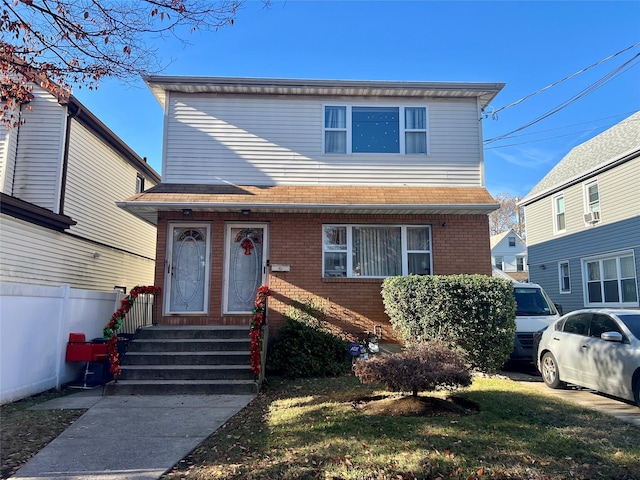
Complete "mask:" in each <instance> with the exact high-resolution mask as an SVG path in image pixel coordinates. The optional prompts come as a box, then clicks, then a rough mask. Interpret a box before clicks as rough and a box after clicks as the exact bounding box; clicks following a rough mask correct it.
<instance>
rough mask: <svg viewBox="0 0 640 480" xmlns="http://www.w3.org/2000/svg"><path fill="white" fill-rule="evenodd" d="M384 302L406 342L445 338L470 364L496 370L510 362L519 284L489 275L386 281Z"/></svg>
mask: <svg viewBox="0 0 640 480" xmlns="http://www.w3.org/2000/svg"><path fill="white" fill-rule="evenodd" d="M382 299H383V302H384V306H385V311H386V313H387V314H388V315H389V317H390V319H391V325H392V326H393V328H394V330H395V331H396V332H397V333H398V334H399V335H400V337H401V338H402V339H403V340H404V341H405V343H408V344H413V343H417V342H421V341H427V340H433V339H441V340H444V341H447V342H451V343H454V344H456V345H457V346H459V347H460V348H462V349H463V350H465V352H466V353H467V358H468V360H469V361H470V363H471V364H472V365H473V366H474V367H475V368H478V369H480V370H483V371H486V372H495V371H497V370H499V369H500V368H501V367H502V366H503V365H504V363H505V362H506V361H507V360H508V359H509V356H510V354H511V352H512V351H513V343H514V336H515V331H516V323H515V316H516V313H515V312H516V302H515V298H514V296H513V283H512V282H511V281H509V280H502V279H498V278H494V277H488V276H486V275H434V276H419V275H409V276H403V277H389V278H386V279H385V280H384V282H383V284H382Z"/></svg>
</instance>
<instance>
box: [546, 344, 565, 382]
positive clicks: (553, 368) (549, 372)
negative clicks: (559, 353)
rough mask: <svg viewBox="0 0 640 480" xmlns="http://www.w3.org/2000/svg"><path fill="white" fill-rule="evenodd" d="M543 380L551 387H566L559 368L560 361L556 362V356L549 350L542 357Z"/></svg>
mask: <svg viewBox="0 0 640 480" xmlns="http://www.w3.org/2000/svg"><path fill="white" fill-rule="evenodd" d="M540 373H541V374H542V380H544V383H545V385H546V386H547V387H549V388H562V387H564V382H561V381H560V370H559V369H558V362H556V358H555V357H554V356H553V355H552V354H551V353H550V352H547V353H545V354H544V356H543V357H542V371H541V372H540Z"/></svg>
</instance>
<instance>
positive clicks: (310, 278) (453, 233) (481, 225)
mask: <svg viewBox="0 0 640 480" xmlns="http://www.w3.org/2000/svg"><path fill="white" fill-rule="evenodd" d="M170 221H180V222H184V221H194V222H203V221H204V222H211V225H212V245H211V252H212V265H211V281H210V292H209V315H208V316H198V315H196V316H174V315H172V316H163V315H162V302H158V303H157V304H156V312H155V313H156V319H157V320H158V323H160V324H165V325H207V324H225V325H233V324H248V322H249V317H248V316H223V315H222V278H223V257H224V256H223V252H224V230H225V229H224V224H225V222H247V221H249V222H257V223H262V222H264V223H268V224H269V251H268V256H267V258H268V259H269V260H270V263H271V265H274V264H285V265H290V271H288V272H270V274H269V286H270V288H271V290H272V291H273V296H272V297H271V298H270V299H269V311H268V321H269V325H270V329H271V335H274V334H275V335H277V330H278V328H279V327H280V325H281V324H282V322H283V315H286V314H287V311H288V309H289V308H290V307H289V306H290V305H291V303H292V302H294V301H296V300H297V301H300V300H305V299H311V298H314V299H316V300H318V301H323V303H324V305H325V307H326V313H327V317H328V321H329V322H330V323H331V324H332V325H333V326H334V327H335V328H337V329H340V330H343V331H345V332H348V333H351V334H354V335H356V336H359V335H361V333H362V332H365V331H372V330H373V329H374V327H375V326H378V325H379V326H381V327H382V338H383V340H387V341H392V340H393V339H394V337H393V332H392V329H391V326H390V324H389V319H388V317H387V315H386V314H385V313H384V307H383V304H382V297H381V295H380V287H381V283H382V280H381V279H371V278H322V225H323V224H326V223H353V224H385V223H386V224H388V223H392V224H422V225H425V224H428V225H431V226H432V230H431V232H432V249H433V252H432V258H433V273H434V274H436V275H450V274H459V273H469V274H471V273H479V274H485V275H491V253H490V245H489V222H488V217H487V215H484V214H479V215H361V214H360V215H344V214H284V213H283V214H274V213H264V214H262V213H251V214H250V215H249V217H246V216H242V215H241V214H239V213H214V212H193V213H192V215H190V216H189V217H184V216H183V215H182V213H180V212H159V214H158V242H157V256H156V258H157V261H156V276H155V279H156V281H155V284H156V285H158V286H164V282H165V272H166V268H165V265H166V263H165V249H166V245H167V231H168V224H169V222H170Z"/></svg>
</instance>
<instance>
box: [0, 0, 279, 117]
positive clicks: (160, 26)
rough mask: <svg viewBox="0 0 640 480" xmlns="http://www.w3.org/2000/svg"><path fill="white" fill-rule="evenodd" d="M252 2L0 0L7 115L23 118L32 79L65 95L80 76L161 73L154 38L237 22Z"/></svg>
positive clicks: (85, 82) (88, 79)
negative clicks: (22, 111)
mask: <svg viewBox="0 0 640 480" xmlns="http://www.w3.org/2000/svg"><path fill="white" fill-rule="evenodd" d="M244 1H245V0H0V79H1V80H2V84H1V86H0V102H1V103H0V106H1V107H2V108H1V109H0V122H1V123H3V124H4V125H5V126H7V127H8V128H9V127H11V126H14V125H16V124H17V119H16V112H17V111H18V110H19V109H20V107H21V106H22V105H24V104H27V103H28V102H29V101H31V100H32V95H31V82H36V83H38V84H40V85H41V86H43V87H44V88H46V89H47V90H49V91H50V92H51V93H53V94H55V95H57V96H60V95H61V94H62V93H63V92H65V93H67V94H68V91H69V85H70V84H74V83H75V84H79V85H80V86H85V87H88V88H90V89H93V88H97V87H98V84H99V81H100V79H101V78H103V77H115V78H120V79H123V80H126V79H132V78H135V77H138V76H140V75H148V74H153V73H159V72H160V71H162V69H163V60H162V59H161V58H160V57H159V54H158V50H157V49H156V48H154V47H153V41H157V40H158V39H162V38H164V37H165V36H166V35H168V34H171V35H173V36H175V37H177V38H178V39H180V40H182V37H181V35H182V34H183V33H186V32H193V31H196V30H213V31H217V30H218V29H220V28H222V27H225V26H231V25H233V23H234V20H235V17H236V15H237V13H238V10H239V9H240V8H242V6H243V3H244ZM263 3H264V5H265V6H268V5H269V0H263ZM165 64H166V62H165Z"/></svg>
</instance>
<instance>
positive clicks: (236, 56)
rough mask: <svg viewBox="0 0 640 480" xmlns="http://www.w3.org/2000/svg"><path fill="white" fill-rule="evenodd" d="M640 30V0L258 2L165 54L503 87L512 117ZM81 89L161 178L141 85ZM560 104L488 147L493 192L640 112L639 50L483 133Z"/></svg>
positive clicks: (283, 73) (198, 66)
mask: <svg viewBox="0 0 640 480" xmlns="http://www.w3.org/2000/svg"><path fill="white" fill-rule="evenodd" d="M639 25H640V1H626V2H618V1H606V2H597V1H560V2H551V1H549V2H545V1H534V2H520V1H518V2H516V1H498V2H484V1H449V2H435V1H409V2H402V1H394V2H386V1H375V2H371V1H321V2H316V1H301V0H289V1H287V2H281V1H275V0H274V1H273V2H272V4H271V6H270V7H269V8H268V9H264V8H263V4H262V3H261V2H258V1H249V2H247V3H246V5H245V7H244V8H243V9H242V10H240V12H239V13H238V15H237V18H236V23H235V25H234V26H232V27H225V28H223V29H221V30H219V31H218V32H196V33H192V34H189V33H185V34H184V35H183V38H184V39H185V40H187V41H188V42H189V44H186V45H185V44H183V43H181V42H179V41H178V40H176V39H172V38H169V39H167V40H163V41H159V42H157V43H155V44H154V46H155V47H156V48H157V49H158V51H159V53H160V55H161V57H162V59H163V61H164V62H165V63H168V66H167V67H166V69H165V70H164V71H163V72H162V74H164V75H203V76H234V77H273V78H319V79H340V80H398V81H403V80H404V81H427V82H428V81H454V82H504V83H506V87H505V88H504V89H503V90H502V92H501V93H500V94H499V95H498V96H497V97H496V98H495V99H494V101H493V102H492V104H491V108H492V109H493V110H499V109H502V108H503V107H505V106H508V105H510V104H511V103H513V102H516V101H518V100H520V99H522V98H524V97H526V96H528V95H530V94H532V93H534V92H537V91H539V90H540V89H543V88H544V87H547V86H549V85H553V84H555V83H556V82H558V81H560V80H562V79H564V78H565V77H568V76H570V75H573V74H575V73H577V72H580V71H581V70H583V69H587V67H591V66H592V65H596V64H598V62H601V61H602V60H604V59H606V58H607V57H610V56H612V55H614V54H617V53H619V52H622V51H623V50H625V49H628V48H629V47H631V46H632V45H635V44H636V43H639V42H640V28H639V27H638V26H639ZM637 55H638V58H634V57H636V56H637ZM627 62H629V64H628V65H627V67H624V68H623V70H622V71H621V72H619V73H617V74H614V75H613V78H612V79H611V80H609V81H607V82H605V83H604V84H603V85H601V86H599V87H598V88H595V89H594V90H593V91H592V92H591V93H589V94H588V95H585V96H584V97H583V98H580V99H578V100H576V101H574V102H569V104H568V105H564V104H565V103H566V102H568V101H570V100H571V99H572V98H573V97H575V96H576V95H578V94H580V93H581V92H583V91H584V90H585V89H591V88H593V87H594V86H596V85H598V84H599V82H601V81H602V80H603V79H604V78H605V77H607V75H609V74H611V73H612V72H614V71H615V70H616V69H618V68H621V67H622V66H623V64H625V63H627ZM74 95H75V96H76V97H77V98H78V99H79V100H80V101H81V102H82V103H84V104H85V105H86V106H87V107H88V108H89V109H90V110H91V111H92V112H93V113H94V114H95V115H97V116H98V117H99V118H100V119H101V120H102V121H103V122H104V123H105V124H106V125H107V126H108V127H109V128H110V129H111V130H113V131H114V132H115V133H116V134H117V135H118V136H120V137H121V138H122V139H123V140H124V141H125V142H126V143H128V144H129V145H130V146H131V147H132V148H133V150H134V151H136V152H137V153H138V154H139V155H140V156H143V157H147V158H148V161H149V163H150V164H151V166H152V167H154V168H155V169H156V170H157V171H158V172H161V160H162V127H163V112H162V109H161V107H160V105H159V104H158V102H157V101H156V100H155V98H154V97H153V95H152V94H151V92H150V91H149V90H148V89H147V88H146V86H145V85H144V82H142V80H141V79H138V80H134V81H133V82H130V83H129V84H123V83H120V82H118V81H115V80H105V81H103V82H102V83H101V85H100V88H99V89H98V90H97V91H89V90H87V89H75V90H74ZM563 105H564V106H563ZM557 107H561V108H560V109H559V111H558V113H555V114H553V115H551V116H549V117H548V118H546V119H544V120H542V121H540V122H538V123H536V124H535V125H533V126H531V127H529V128H527V129H525V130H522V131H521V132H519V133H518V135H519V136H517V137H512V138H508V139H504V140H501V141H497V142H491V143H488V144H487V145H486V148H487V149H486V150H485V177H486V186H487V188H488V189H489V191H490V192H491V193H492V194H494V195H495V194H497V193H500V192H506V193H509V194H510V195H513V196H524V195H526V194H527V193H528V192H529V190H531V188H532V187H533V186H534V185H535V184H536V183H537V182H538V181H539V180H540V179H542V178H543V177H544V175H545V174H546V173H547V172H548V171H549V170H550V169H551V168H552V167H553V166H554V165H555V164H556V163H557V162H558V161H559V160H560V159H561V158H562V157H563V156H564V155H566V154H567V153H568V152H569V151H570V150H571V148H573V147H574V146H576V145H579V144H580V143H582V142H584V141H586V140H588V139H589V138H592V137H593V136H595V135H597V134H598V133H600V132H602V131H604V130H605V129H606V128H608V127H610V126H612V125H614V124H615V123H617V122H619V121H621V120H622V119H624V118H626V117H627V116H629V115H630V114H631V113H633V112H635V111H637V110H640V45H637V46H635V47H633V48H630V49H628V50H626V51H625V52H623V53H619V54H618V55H616V56H614V58H612V59H610V60H607V61H605V62H602V63H600V64H599V65H596V66H593V67H592V68H588V69H587V70H586V71H585V72H583V73H580V74H579V75H575V76H574V77H573V78H571V79H569V80H566V81H564V82H561V83H559V84H558V85H556V86H553V87H551V88H548V89H546V90H545V91H543V92H541V93H539V94H536V95H534V96H532V97H530V98H529V99H527V100H525V101H523V102H522V103H520V104H518V105H516V106H512V107H509V108H505V109H504V110H500V111H498V112H497V115H496V116H497V119H494V118H492V116H490V117H489V118H487V119H486V120H484V121H483V129H484V138H485V139H492V138H495V137H497V136H500V135H503V134H505V133H509V132H511V131H513V130H515V129H517V128H520V127H522V126H524V125H526V124H527V123H529V122H531V121H532V120H534V119H537V118H538V117H540V116H542V115H545V114H547V113H548V112H550V111H551V110H553V109H556V108H557Z"/></svg>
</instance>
